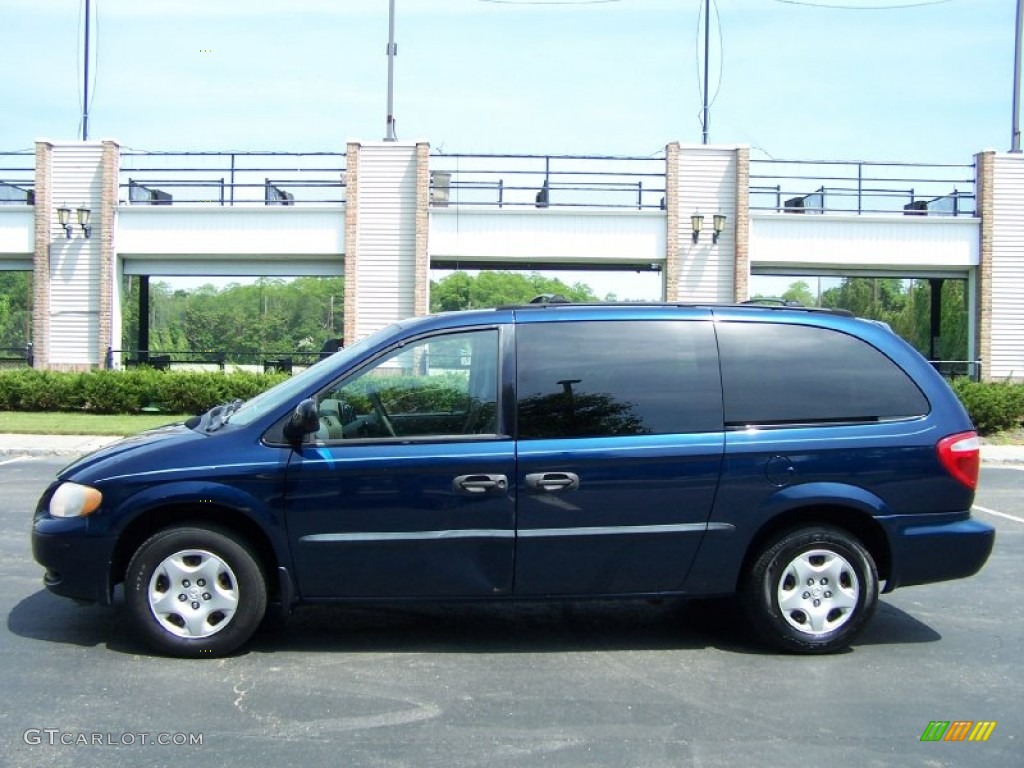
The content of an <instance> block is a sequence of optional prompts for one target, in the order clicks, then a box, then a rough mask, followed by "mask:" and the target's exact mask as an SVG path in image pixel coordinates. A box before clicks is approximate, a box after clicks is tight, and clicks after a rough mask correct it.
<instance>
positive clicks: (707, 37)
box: [701, 0, 711, 144]
mask: <svg viewBox="0 0 1024 768" xmlns="http://www.w3.org/2000/svg"><path fill="white" fill-rule="evenodd" d="M710 12H711V0H704V113H703V114H704V116H703V119H702V120H701V126H702V128H703V136H704V139H703V141H702V142H701V143H703V144H707V143H708V48H710V46H711V16H710V15H709V14H710Z"/></svg>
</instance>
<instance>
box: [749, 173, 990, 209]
mask: <svg viewBox="0 0 1024 768" xmlns="http://www.w3.org/2000/svg"><path fill="white" fill-rule="evenodd" d="M750 208H751V210H753V211H776V212H779V213H804V214H806V213H814V214H823V213H857V214H874V213H887V214H892V213H897V214H903V215H916V216H924V215H927V216H974V215H975V212H976V207H975V168H974V165H973V164H970V165H936V164H923V163H889V162H845V161H834V160H820V161H808V160H751V161H750Z"/></svg>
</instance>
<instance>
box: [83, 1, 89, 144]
mask: <svg viewBox="0 0 1024 768" xmlns="http://www.w3.org/2000/svg"><path fill="white" fill-rule="evenodd" d="M82 69H83V71H84V75H83V77H82V141H88V140H89V0H85V66H84V67H83V68H82Z"/></svg>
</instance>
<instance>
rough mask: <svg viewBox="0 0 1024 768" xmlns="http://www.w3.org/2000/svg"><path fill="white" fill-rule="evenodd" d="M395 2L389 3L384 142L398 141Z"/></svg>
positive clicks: (391, 0) (393, 0)
mask: <svg viewBox="0 0 1024 768" xmlns="http://www.w3.org/2000/svg"><path fill="white" fill-rule="evenodd" d="M397 54H398V46H397V45H395V0H389V2H388V121H387V133H386V134H385V135H384V141H397V137H396V136H395V56H396V55H397Z"/></svg>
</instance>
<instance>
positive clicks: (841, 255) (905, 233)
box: [750, 213, 980, 272]
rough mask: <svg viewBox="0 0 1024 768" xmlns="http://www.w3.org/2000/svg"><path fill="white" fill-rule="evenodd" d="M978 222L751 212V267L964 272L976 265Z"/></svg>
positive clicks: (970, 219) (922, 217)
mask: <svg viewBox="0 0 1024 768" xmlns="http://www.w3.org/2000/svg"><path fill="white" fill-rule="evenodd" d="M979 228H980V222H979V220H978V219H975V218H971V217H940V216H930V217H929V216H856V215H853V214H834V215H833V214H827V215H818V214H802V215H801V214H791V213H752V214H751V216H750V264H751V267H752V268H756V267H759V266H760V267H764V266H772V267H780V268H784V269H785V268H789V269H797V268H804V267H807V268H816V269H830V268H831V269H842V268H849V269H855V270H864V269H872V268H877V269H880V270H885V271H909V272H913V271H921V270H925V271H927V270H948V269H958V270H961V271H962V270H964V269H966V268H968V267H974V266H977V264H978V248H979V245H978V244H979V231H980V230H979Z"/></svg>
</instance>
